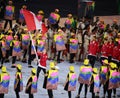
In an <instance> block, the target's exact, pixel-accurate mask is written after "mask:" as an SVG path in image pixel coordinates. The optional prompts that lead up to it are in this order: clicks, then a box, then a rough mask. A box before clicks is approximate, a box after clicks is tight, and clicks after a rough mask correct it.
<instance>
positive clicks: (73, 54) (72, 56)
mask: <svg viewBox="0 0 120 98" xmlns="http://www.w3.org/2000/svg"><path fill="white" fill-rule="evenodd" d="M74 57H75V53H70V63H74Z"/></svg>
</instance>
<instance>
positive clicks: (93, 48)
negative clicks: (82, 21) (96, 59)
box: [88, 41, 99, 56]
mask: <svg viewBox="0 0 120 98" xmlns="http://www.w3.org/2000/svg"><path fill="white" fill-rule="evenodd" d="M98 50H99V45H98V42H97V41H91V42H90V44H89V46H88V54H90V55H95V56H96V54H97V53H98Z"/></svg>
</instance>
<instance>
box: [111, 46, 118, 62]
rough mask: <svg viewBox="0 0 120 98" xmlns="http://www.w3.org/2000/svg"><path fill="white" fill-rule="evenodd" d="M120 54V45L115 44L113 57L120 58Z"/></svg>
mask: <svg viewBox="0 0 120 98" xmlns="http://www.w3.org/2000/svg"><path fill="white" fill-rule="evenodd" d="M119 56H120V50H119V46H115V47H114V48H113V52H112V58H113V59H116V60H119Z"/></svg>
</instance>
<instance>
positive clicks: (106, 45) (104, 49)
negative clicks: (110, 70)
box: [101, 43, 109, 58]
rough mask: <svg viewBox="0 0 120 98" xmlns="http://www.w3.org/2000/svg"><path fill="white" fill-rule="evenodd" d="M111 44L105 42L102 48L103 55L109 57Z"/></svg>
mask: <svg viewBox="0 0 120 98" xmlns="http://www.w3.org/2000/svg"><path fill="white" fill-rule="evenodd" d="M108 50H109V44H108V43H106V44H103V45H102V48H101V57H105V58H108V53H109V51H108Z"/></svg>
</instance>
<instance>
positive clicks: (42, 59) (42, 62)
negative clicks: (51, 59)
mask: <svg viewBox="0 0 120 98" xmlns="http://www.w3.org/2000/svg"><path fill="white" fill-rule="evenodd" d="M37 54H38V56H40V62H39V63H40V65H41V66H42V68H46V61H47V59H48V55H47V53H37ZM41 66H40V67H41Z"/></svg>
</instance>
